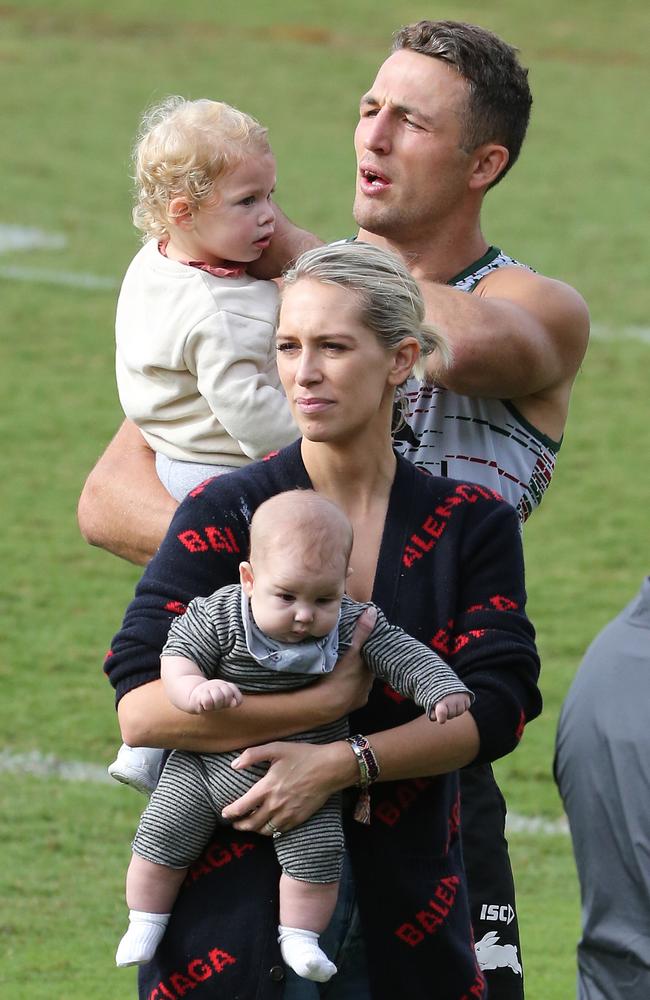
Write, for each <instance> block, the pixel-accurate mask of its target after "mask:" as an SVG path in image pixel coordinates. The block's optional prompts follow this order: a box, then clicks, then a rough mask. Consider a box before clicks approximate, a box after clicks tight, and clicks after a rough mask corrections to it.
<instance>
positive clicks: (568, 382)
mask: <svg viewBox="0 0 650 1000" xmlns="http://www.w3.org/2000/svg"><path fill="white" fill-rule="evenodd" d="M416 276H417V275H416ZM420 283H421V287H422V291H423V294H424V298H425V302H426V307H427V320H428V322H430V323H431V324H432V325H433V326H435V327H437V328H438V329H439V330H440V332H441V333H442V334H444V335H445V336H446V337H447V340H448V341H449V344H450V346H451V349H452V352H453V357H452V360H451V362H450V364H449V365H447V366H446V367H442V366H440V365H439V359H437V358H436V356H435V355H432V357H431V360H430V362H429V365H428V366H427V367H428V374H429V375H430V376H431V377H432V378H434V379H435V381H437V382H439V383H440V384H441V385H443V386H445V387H446V388H448V389H451V390H452V391H454V392H457V393H460V394H461V395H465V396H482V397H487V398H493V399H507V400H512V401H513V402H516V405H517V408H518V409H519V411H520V412H521V413H522V415H523V416H525V417H526V418H527V419H528V420H529V421H530V422H531V423H532V424H533V425H534V426H535V427H537V428H538V430H541V431H543V432H544V433H546V434H548V435H549V436H550V437H552V438H555V439H559V438H560V437H561V436H562V431H563V429H564V423H565V421H566V417H567V412H568V405H569V396H570V393H571V387H572V385H573V381H574V379H575V376H576V374H577V372H578V369H579V367H580V364H581V362H582V359H583V357H584V354H585V351H586V349H587V342H588V339H589V312H588V310H587V306H586V304H585V302H584V299H583V298H582V296H581V295H579V293H578V292H576V291H575V289H573V288H571V287H570V286H569V285H565V284H564V283H563V282H561V281H556V280H554V279H552V278H546V277H544V276H543V275H540V274H534V273H532V272H530V271H527V270H524V269H523V268H518V267H504V268H500V269H499V270H497V271H493V272H492V273H491V274H490V275H488V276H487V277H486V278H484V279H483V281H482V282H481V283H480V284H479V285H478V286H477V288H476V290H475V291H474V292H473V294H471V295H468V294H466V293H465V292H461V291H459V290H457V289H455V288H450V287H449V286H448V285H442V284H436V283H435V282H429V281H426V280H421V279H420Z"/></svg>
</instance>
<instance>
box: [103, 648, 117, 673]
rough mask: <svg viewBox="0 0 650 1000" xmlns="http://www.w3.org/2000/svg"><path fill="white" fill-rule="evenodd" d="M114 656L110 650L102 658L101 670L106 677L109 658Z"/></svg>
mask: <svg viewBox="0 0 650 1000" xmlns="http://www.w3.org/2000/svg"><path fill="white" fill-rule="evenodd" d="M114 655H115V654H114V653H113V650H112V649H109V651H108V653H107V654H106V656H105V657H104V666H103V667H102V669H103V671H104V673H105V674H106V675H107V676H108V666H109V660H110V658H111V656H114Z"/></svg>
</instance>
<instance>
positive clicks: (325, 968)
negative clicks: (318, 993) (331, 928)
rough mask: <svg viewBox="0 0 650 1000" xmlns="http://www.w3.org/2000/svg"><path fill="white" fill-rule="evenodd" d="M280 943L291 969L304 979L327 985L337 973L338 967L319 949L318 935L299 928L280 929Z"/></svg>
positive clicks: (284, 957)
mask: <svg viewBox="0 0 650 1000" xmlns="http://www.w3.org/2000/svg"><path fill="white" fill-rule="evenodd" d="M278 930H279V932H280V934H279V937H278V941H279V942H280V951H281V952H282V957H283V959H284V960H285V962H286V963H287V965H288V966H290V968H292V969H293V971H294V972H295V973H297V975H299V976H302V977H303V979H311V980H312V981H313V982H315V983H326V982H327V981H328V980H329V979H331V978H332V976H333V975H334V973H335V972H336V966H335V965H334V963H333V962H330V960H329V958H328V957H327V955H326V954H325V952H324V951H322V950H321V949H320V948H319V947H318V934H316V932H315V931H303V930H301V929H300V928H299V927H283V926H282V924H280V926H279V927H278Z"/></svg>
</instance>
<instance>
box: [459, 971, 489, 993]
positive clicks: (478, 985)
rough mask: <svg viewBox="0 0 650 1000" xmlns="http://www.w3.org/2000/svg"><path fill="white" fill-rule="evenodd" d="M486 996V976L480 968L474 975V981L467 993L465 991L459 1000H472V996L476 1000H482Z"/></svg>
mask: <svg viewBox="0 0 650 1000" xmlns="http://www.w3.org/2000/svg"><path fill="white" fill-rule="evenodd" d="M484 996H485V976H484V975H483V973H482V972H481V970H480V969H477V970H476V975H475V977H474V982H473V983H472V985H471V986H470V988H469V990H468V991H467V993H463V995H462V996H461V997H459V998H458V1000H471V998H472V997H474V998H475V1000H481V998H482V997H484Z"/></svg>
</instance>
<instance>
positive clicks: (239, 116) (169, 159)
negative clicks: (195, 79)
mask: <svg viewBox="0 0 650 1000" xmlns="http://www.w3.org/2000/svg"><path fill="white" fill-rule="evenodd" d="M267 134H268V133H267V129H265V128H264V127H263V126H262V125H260V123H259V122H258V121H256V120H255V119H254V118H252V117H251V116H250V115H247V114H245V112H243V111H238V110H237V108H233V107H231V106H230V105H229V104H224V103H222V102H221V101H210V100H207V99H204V98H202V99H200V100H196V101H188V100H186V99H185V98H183V97H178V96H173V97H167V98H165V100H164V101H161V102H160V103H159V104H156V105H154V106H153V107H151V108H149V109H148V110H147V111H146V112H145V114H144V117H143V119H142V122H141V124H140V129H139V132H138V137H137V139H136V143H135V146H134V149H133V166H134V178H133V179H134V181H135V205H134V208H133V223H134V225H135V226H136V227H137V228H138V229H140V230H141V231H142V233H143V234H144V239H151V238H154V239H158V240H160V239H164V238H166V237H168V236H169V214H168V207H169V203H170V201H171V200H172V199H173V198H176V197H179V196H181V197H184V198H187V200H188V201H189V203H190V205H191V206H192V207H198V206H199V205H200V204H201V203H202V202H205V201H206V199H208V198H211V197H212V196H213V195H215V194H218V181H219V179H220V178H222V177H224V176H225V175H226V174H229V173H231V171H232V170H233V169H234V168H235V167H237V166H238V165H239V164H240V163H241V162H242V161H243V160H245V159H246V157H248V156H250V155H255V154H264V153H270V152H271V147H270V146H269V142H268V137H267Z"/></svg>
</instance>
